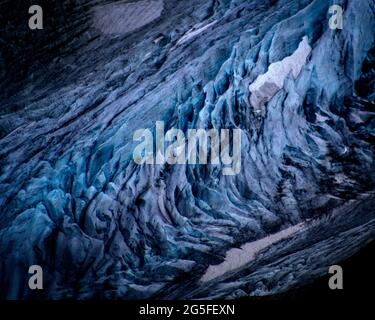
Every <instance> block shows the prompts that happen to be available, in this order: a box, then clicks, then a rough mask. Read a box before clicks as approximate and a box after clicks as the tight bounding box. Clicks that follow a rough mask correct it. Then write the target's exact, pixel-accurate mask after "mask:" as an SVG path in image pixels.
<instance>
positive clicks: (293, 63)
mask: <svg viewBox="0 0 375 320" xmlns="http://www.w3.org/2000/svg"><path fill="white" fill-rule="evenodd" d="M311 51H312V48H311V47H310V45H309V41H308V38H307V36H304V37H303V39H302V41H301V42H300V44H299V45H298V48H297V50H296V51H295V52H293V54H292V55H290V56H288V57H286V58H284V59H283V60H281V61H278V62H274V63H271V64H270V66H269V67H268V70H267V72H266V73H265V74H262V75H260V76H258V78H256V80H255V81H254V82H253V83H252V84H251V85H250V86H249V90H250V93H251V97H250V102H251V104H252V106H253V107H254V109H255V110H261V108H262V107H263V106H264V104H265V103H266V102H268V101H269V100H270V99H271V98H272V97H273V96H274V95H275V94H276V93H277V92H278V91H279V90H280V89H281V88H282V87H283V86H284V82H285V79H286V77H287V76H288V75H289V74H291V75H292V76H293V78H294V79H296V78H297V77H298V75H299V74H300V73H301V70H302V68H303V67H304V66H305V64H306V62H307V58H308V56H309V55H310V53H311Z"/></svg>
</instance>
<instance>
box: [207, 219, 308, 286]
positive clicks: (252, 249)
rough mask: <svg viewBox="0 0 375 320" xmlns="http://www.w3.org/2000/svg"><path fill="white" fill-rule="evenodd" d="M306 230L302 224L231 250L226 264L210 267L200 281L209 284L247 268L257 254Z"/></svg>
mask: <svg viewBox="0 0 375 320" xmlns="http://www.w3.org/2000/svg"><path fill="white" fill-rule="evenodd" d="M304 228H305V223H304V222H302V223H299V224H297V225H295V226H292V227H289V228H287V229H284V230H281V231H279V232H277V233H274V234H272V235H269V236H267V237H265V238H262V239H260V240H257V241H253V242H248V243H246V244H244V245H243V246H242V247H241V248H240V249H238V248H233V249H230V250H229V251H228V252H227V254H226V256H225V260H224V262H222V263H220V264H217V265H212V266H209V267H208V268H207V270H206V272H205V274H204V275H203V276H202V278H201V279H200V281H202V282H207V281H210V280H212V279H214V278H217V277H220V276H222V275H223V274H225V273H227V272H229V271H233V270H236V269H238V268H240V267H243V266H245V265H246V264H248V263H249V262H251V261H252V260H254V258H255V257H256V254H257V253H258V252H259V251H261V250H263V249H265V248H267V247H269V246H270V245H272V244H274V243H276V242H279V241H280V240H283V239H286V238H288V237H290V236H291V235H293V234H295V233H297V232H299V231H301V230H303V229H304Z"/></svg>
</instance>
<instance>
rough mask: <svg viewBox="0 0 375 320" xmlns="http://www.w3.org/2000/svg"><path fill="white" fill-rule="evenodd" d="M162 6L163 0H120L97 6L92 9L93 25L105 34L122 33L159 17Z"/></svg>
mask: <svg viewBox="0 0 375 320" xmlns="http://www.w3.org/2000/svg"><path fill="white" fill-rule="evenodd" d="M163 7H164V2H163V0H142V1H137V2H129V1H120V2H116V3H112V4H107V5H104V6H97V7H95V8H94V11H93V21H94V26H95V28H96V29H98V30H100V31H101V32H102V33H103V34H106V35H123V34H126V33H129V32H132V31H134V30H137V29H139V28H141V27H143V26H145V25H147V24H149V23H150V22H152V21H154V20H155V19H157V18H159V17H160V15H161V13H162V11H163Z"/></svg>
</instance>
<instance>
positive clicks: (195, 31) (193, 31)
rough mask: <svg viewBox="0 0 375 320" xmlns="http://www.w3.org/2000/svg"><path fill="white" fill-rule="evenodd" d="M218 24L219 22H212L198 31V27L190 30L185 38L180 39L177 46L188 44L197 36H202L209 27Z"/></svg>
mask: <svg viewBox="0 0 375 320" xmlns="http://www.w3.org/2000/svg"><path fill="white" fill-rule="evenodd" d="M216 23H217V20H215V21H212V22H211V23H208V24H206V25H205V26H203V27H200V28H198V29H197V26H195V27H193V28H192V29H190V30H189V31H188V32H187V33H186V34H185V35H184V36H182V37H181V38H180V40H178V42H177V44H176V45H177V46H179V45H181V44H184V43H185V42H188V41H189V40H191V39H193V38H195V37H196V36H197V35H199V34H201V33H202V32H203V31H205V30H207V29H208V28H209V27H211V26H213V25H215V24H216Z"/></svg>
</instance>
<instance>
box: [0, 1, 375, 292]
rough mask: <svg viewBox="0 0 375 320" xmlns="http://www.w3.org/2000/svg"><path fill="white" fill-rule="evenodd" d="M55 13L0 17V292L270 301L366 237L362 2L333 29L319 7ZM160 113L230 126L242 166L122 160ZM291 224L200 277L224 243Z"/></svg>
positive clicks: (369, 176)
mask: <svg viewBox="0 0 375 320" xmlns="http://www.w3.org/2000/svg"><path fill="white" fill-rule="evenodd" d="M3 3H4V5H6V6H12V5H13V3H14V1H11V0H6V1H5V2H4V1H3ZM60 3H61V2H60V1H59V2H57V1H56V0H50V1H48V3H47V4H46V6H49V7H48V9H49V10H50V13H51V16H54V17H56V18H55V19H50V20H49V22H48V23H50V24H51V27H49V28H45V30H43V31H41V32H38V33H30V30H28V28H27V24H25V23H24V21H25V20H24V19H23V18H22V17H20V16H19V12H20V10H19V8H17V10H13V11H9V10H7V12H15V13H14V14H13V15H9V19H10V20H11V23H9V24H7V23H6V21H5V22H3V20H2V19H0V23H5V24H4V26H7V25H11V26H12V25H15V24H16V25H19V29H17V33H14V32H10V33H9V32H4V33H2V34H1V39H0V41H1V42H2V41H5V42H6V43H7V44H8V45H7V46H1V47H0V57H1V58H0V61H1V66H2V67H1V68H0V101H1V102H2V104H1V109H0V258H1V259H0V274H1V275H2V277H1V278H0V288H1V290H0V296H1V297H6V298H22V299H30V298H34V297H35V295H38V296H37V298H42V299H43V298H54V299H62V298H72V299H74V298H80V299H89V298H102V299H113V298H119V299H135V298H167V299H176V298H209V299H212V298H235V297H238V296H250V295H265V294H272V293H277V292H283V291H287V290H290V289H292V288H295V287H296V286H300V285H303V284H305V283H308V282H309V281H311V280H312V279H314V278H315V277H319V276H321V275H323V274H326V272H327V269H328V266H330V265H332V264H334V263H337V262H339V261H342V260H343V259H345V258H346V257H349V256H350V255H352V254H353V253H355V252H356V251H357V250H358V249H359V248H361V247H362V246H364V245H365V244H366V243H368V242H369V241H371V240H373V239H374V238H375V227H374V226H375V220H374V208H375V197H374V185H375V170H374V169H375V168H374V158H375V157H374V152H375V149H374V135H375V132H374V67H373V63H374V49H373V46H374V32H373V30H374V29H375V22H374V19H373V17H374V2H373V1H371V0H361V1H357V0H348V1H340V3H341V5H342V6H343V8H344V12H345V16H344V28H343V30H336V31H333V30H330V29H329V28H328V17H327V12H328V8H329V5H330V2H329V1H327V0H300V1H295V0H279V1H271V0H270V1H268V0H266V1H256V0H232V1H228V0H218V1H203V0H191V1H175V0H164V3H163V11H162V13H161V15H160V17H159V18H157V19H156V20H153V21H152V22H151V23H148V24H146V25H144V26H142V27H139V28H138V29H135V30H133V31H131V32H129V33H126V34H123V33H120V34H119V35H117V36H110V35H105V34H103V33H102V32H101V31H100V30H99V29H97V27H96V26H95V24H94V23H93V20H92V16H91V14H92V12H93V11H92V10H93V9H94V8H96V7H97V6H107V5H108V6H109V7H111V6H115V5H116V3H117V4H118V2H114V1H110V0H108V1H107V0H106V1H102V0H99V1H98V0H80V1H77V4H76V5H75V3H76V2H74V4H73V3H71V4H70V5H69V4H67V5H65V4H64V5H60ZM137 3H138V4H139V2H137ZM142 3H143V5H144V6H145V5H146V4H147V8H148V6H149V5H154V4H155V3H158V1H150V2H144V1H143V2H141V4H142ZM151 3H152V4H151ZM120 4H121V5H125V4H124V3H123V2H121V3H120ZM61 6H62V7H61ZM59 8H60V9H59ZM62 8H63V9H64V10H62ZM21 11H22V10H21ZM24 12H25V13H27V8H26V10H24ZM119 12H120V11H119ZM147 12H148V13H147ZM152 12H157V10H152ZM142 14H145V15H147V14H150V11H147V10H145V11H142ZM116 19H117V18H116ZM116 19H115V20H116ZM119 19H120V17H119ZM131 19H133V22H134V23H135V24H136V25H138V23H141V22H144V20H147V19H146V18H145V19H141V18H140V19H139V20H142V21H138V20H137V19H135V17H134V16H132V17H131ZM131 19H130V20H131ZM130 20H129V19H128V16H127V19H125V20H124V21H123V24H124V25H125V26H127V28H128V27H129V28H130V25H131V24H132V23H133V22H130ZM26 21H27V20H26ZM213 21H215V22H216V23H214V24H213V23H212V22H213ZM118 23H119V24H118ZM210 24H211V25H210ZM120 25H122V21H120V20H116V23H114V24H113V27H116V28H117V27H118V26H120ZM208 25H209V27H206V28H205V26H208ZM111 27H112V26H108V28H111ZM132 27H134V25H133V26H132ZM8 28H9V27H8ZM203 28H204V29H203ZM12 30H13V29H12ZM127 30H129V29H127ZM120 31H121V30H120ZM30 37H31V38H30ZM181 39H183V40H184V41H182V42H181ZM302 39H308V43H309V46H310V47H311V49H312V51H311V53H310V54H309V58H308V59H307V60H306V61H304V62H305V63H304V65H303V67H302V68H301V69H300V68H296V69H295V70H296V71H298V70H299V71H300V72H298V77H294V75H293V74H290V76H287V77H286V78H285V79H283V85H282V86H280V88H279V89H278V90H277V92H276V93H275V94H274V95H273V96H272V97H271V96H269V97H270V98H269V99H268V98H267V108H262V114H261V116H259V114H258V112H257V111H258V110H257V108H256V106H254V105H253V104H252V103H251V102H250V99H251V92H250V90H249V86H250V84H252V83H254V81H256V79H258V77H260V76H262V75H265V74H266V73H267V71H268V70H269V69H270V66H271V65H272V64H275V63H277V62H280V61H283V60H284V59H286V58H288V57H291V56H292V55H293V54H294V53H296V52H297V53H298V52H300V51H298V48H299V46H300V45H301V46H302V47H303V48H305V49H306V51H305V50H304V51H303V53H304V54H303V55H302V57H304V56H305V53H307V51H308V50H307V49H308V47H307V45H306V42H302V43H301V40H302ZM185 40H186V41H185ZM178 43H179V45H177V44H178ZM30 52H32V54H30ZM301 52H302V51H301ZM302 60H304V59H302ZM301 65H302V64H301ZM299 66H300V65H299ZM283 70H284V69H282V71H283ZM282 75H283V77H284V76H285V72H284V71H283V74H282ZM283 77H280V79H282V78H283ZM266 96H267V97H268V95H266ZM159 120H163V121H165V123H166V130H168V129H169V128H181V129H182V130H183V131H184V132H186V131H187V130H188V129H189V128H203V129H210V128H216V129H221V128H229V129H234V128H240V129H242V131H243V138H242V153H241V157H242V159H241V160H242V166H241V168H242V170H241V172H240V174H238V175H236V176H223V175H222V174H221V171H222V168H221V166H220V165H219V166H205V165H203V166H202V165H198V164H197V165H195V166H194V165H189V166H185V165H176V166H169V165H158V166H149V165H143V166H140V165H137V164H135V163H134V161H133V157H132V153H133V150H134V147H135V146H136V145H137V144H138V143H134V142H133V133H134V132H135V131H136V130H138V129H142V128H149V129H150V130H152V131H153V129H154V125H155V122H156V121H159ZM333 213H335V214H333ZM309 219H313V220H314V221H315V222H314V224H309V223H307V221H308V220H309ZM301 223H306V224H307V228H306V229H304V230H301V231H300V232H297V233H295V234H293V235H291V236H290V237H288V238H286V239H283V240H280V241H278V242H275V243H273V244H271V245H270V246H267V247H265V248H264V249H263V250H261V251H260V252H258V253H257V254H256V257H255V258H254V259H252V260H251V261H249V262H248V263H246V265H243V266H241V267H239V268H238V269H236V270H230V272H227V273H225V274H223V275H221V276H219V277H217V278H214V279H212V280H211V281H209V282H205V283H202V282H201V281H199V280H200V279H201V278H202V276H203V275H204V274H205V273H206V270H207V268H208V267H209V266H211V265H218V264H220V263H222V262H223V261H224V260H225V255H226V252H228V251H229V250H231V249H232V248H239V247H241V246H242V245H244V244H245V243H253V242H255V241H258V240H260V239H264V238H265V237H267V236H269V235H272V234H277V233H278V232H279V231H280V230H283V229H287V228H290V227H292V228H293V226H298V225H299V224H301ZM32 264H39V265H41V266H42V267H43V270H44V276H45V283H44V290H43V291H42V292H38V293H35V292H32V291H30V290H28V287H27V281H28V273H27V270H28V267H29V266H30V265H32Z"/></svg>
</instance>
